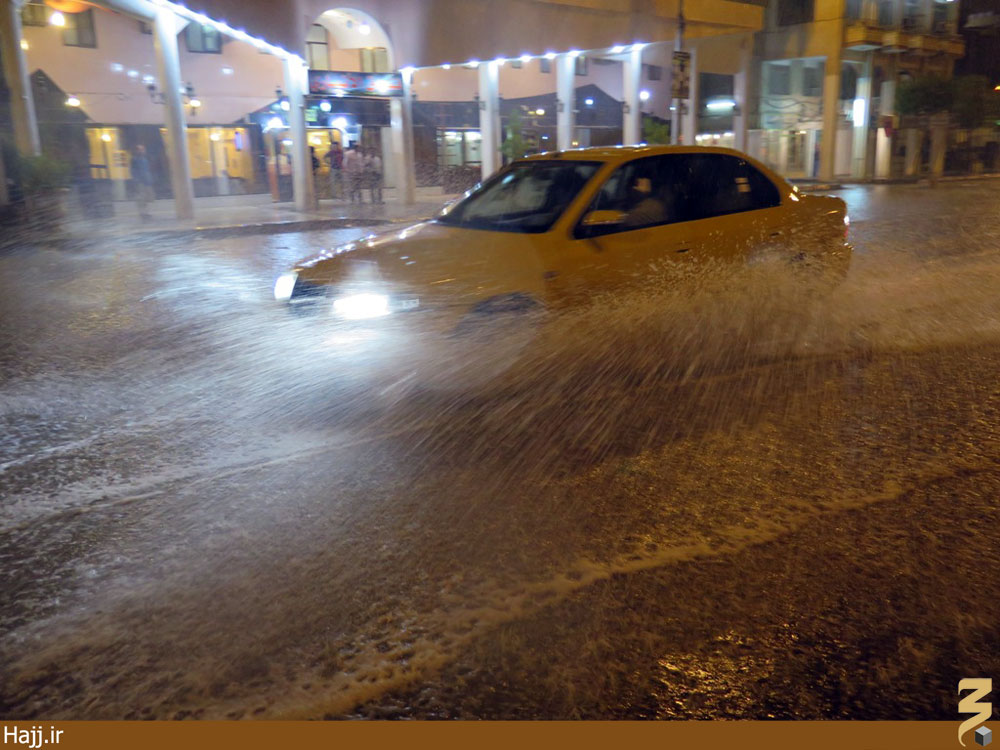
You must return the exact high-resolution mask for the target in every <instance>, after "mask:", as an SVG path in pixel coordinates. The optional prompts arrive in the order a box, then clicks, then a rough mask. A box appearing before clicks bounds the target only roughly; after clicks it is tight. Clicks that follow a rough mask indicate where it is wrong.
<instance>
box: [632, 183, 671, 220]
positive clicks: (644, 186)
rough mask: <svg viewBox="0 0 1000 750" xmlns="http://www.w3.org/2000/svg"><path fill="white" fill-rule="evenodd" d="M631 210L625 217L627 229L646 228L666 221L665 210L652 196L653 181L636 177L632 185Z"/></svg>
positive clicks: (657, 199)
mask: <svg viewBox="0 0 1000 750" xmlns="http://www.w3.org/2000/svg"><path fill="white" fill-rule="evenodd" d="M631 197H632V201H631V203H632V208H631V210H630V211H629V212H628V216H626V217H625V221H624V224H625V226H628V227H646V226H651V225H653V224H662V223H663V222H665V221H667V208H666V206H665V205H664V204H663V201H661V200H660V199H659V198H657V197H656V196H654V195H653V181H652V180H650V179H649V178H648V177H636V178H635V180H634V181H633V183H632V196H631Z"/></svg>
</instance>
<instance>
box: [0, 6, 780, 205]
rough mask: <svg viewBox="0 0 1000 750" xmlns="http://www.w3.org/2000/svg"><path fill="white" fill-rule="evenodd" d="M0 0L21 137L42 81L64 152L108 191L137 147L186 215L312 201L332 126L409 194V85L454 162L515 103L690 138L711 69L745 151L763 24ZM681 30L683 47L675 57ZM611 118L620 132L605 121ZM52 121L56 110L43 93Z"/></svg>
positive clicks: (589, 9) (568, 143)
mask: <svg viewBox="0 0 1000 750" xmlns="http://www.w3.org/2000/svg"><path fill="white" fill-rule="evenodd" d="M0 2H2V5H3V12H2V13H0V42H2V44H0V56H2V57H3V60H4V71H5V78H6V80H7V82H8V84H9V86H10V89H11V92H10V93H11V96H10V110H11V119H12V124H13V130H14V133H15V136H16V139H17V142H18V144H19V146H20V147H21V149H22V150H23V151H26V152H37V151H38V150H39V148H40V135H39V133H40V131H42V132H44V130H45V127H44V126H47V125H48V124H51V123H49V122H48V121H39V118H38V117H37V116H36V107H35V102H34V98H35V97H34V96H32V94H33V93H36V92H34V91H33V89H37V88H38V85H39V82H42V81H44V87H45V89H46V92H47V93H46V96H47V97H48V98H49V99H52V97H56V98H64V105H65V107H66V108H67V110H69V109H73V110H76V112H78V113H83V115H85V119H86V125H85V131H86V132H85V137H84V138H83V140H81V141H80V145H79V146H78V147H76V148H78V149H80V150H82V151H83V152H84V153H85V155H86V161H87V164H88V165H93V166H92V167H88V168H89V169H90V170H91V173H92V176H98V175H99V176H107V177H110V178H111V179H112V180H113V181H115V182H116V183H117V184H116V190H117V191H118V194H119V195H121V194H122V192H123V191H124V190H126V189H127V180H126V175H127V172H128V160H129V154H130V152H131V150H132V149H133V148H134V146H135V145H137V144H138V143H143V144H144V145H147V150H149V151H151V152H152V153H153V156H154V159H153V161H154V168H157V169H159V170H160V171H161V172H162V173H163V174H164V175H165V179H164V181H163V185H164V187H163V191H164V193H165V194H171V195H173V197H174V200H175V201H176V204H177V212H178V215H180V216H190V215H191V214H192V212H193V209H194V202H193V200H194V197H195V195H201V194H212V193H220V192H221V193H225V192H227V191H228V192H240V191H246V190H260V189H266V188H270V189H272V190H274V189H275V186H276V185H277V192H278V193H281V192H282V189H281V188H282V186H284V185H290V186H291V193H292V194H293V195H294V197H295V201H296V203H297V205H298V206H299V207H301V208H307V207H309V206H311V205H314V203H315V200H316V187H315V184H314V181H313V179H311V172H312V169H311V164H312V160H311V158H310V156H311V155H310V152H309V147H310V146H313V147H314V148H315V149H316V150H317V152H319V153H322V152H323V151H325V149H326V148H328V147H329V144H330V143H332V142H333V141H336V140H339V141H341V142H361V143H365V144H367V145H372V146H375V147H379V148H381V150H382V152H383V154H384V157H385V164H386V172H387V182H389V183H390V184H393V185H395V186H396V187H397V193H398V195H399V196H400V198H401V199H402V200H404V201H412V199H413V187H414V185H415V182H416V174H415V173H416V171H417V170H416V162H415V154H416V145H417V144H416V142H415V133H416V132H417V131H418V128H419V124H418V123H416V122H415V114H414V101H415V100H416V102H417V105H416V107H417V110H424V111H423V113H422V116H423V123H424V125H425V126H427V125H429V124H430V123H432V122H433V130H434V134H433V143H432V145H431V147H426V146H427V144H426V143H425V144H424V147H426V148H424V150H425V151H426V152H428V153H433V157H434V160H435V163H437V164H440V163H441V162H444V163H445V164H447V161H448V159H454V158H455V153H456V148H457V145H456V144H457V143H458V140H456V139H457V138H459V137H460V140H461V149H460V152H461V154H462V163H464V164H469V163H472V164H474V163H476V162H477V161H478V163H479V165H480V171H481V173H482V174H490V173H492V172H493V171H494V170H495V169H496V168H497V167H498V165H499V164H500V163H501V157H500V145H501V142H502V132H503V120H502V119H501V117H502V115H503V114H507V116H509V115H510V111H511V110H510V103H511V102H516V103H517V106H518V107H521V106H522V105H523V106H524V107H527V109H524V110H520V111H522V112H524V113H526V114H529V115H531V113H532V112H533V113H534V114H533V115H531V116H532V117H537V118H541V120H543V122H539V123H538V127H537V128H536V129H537V130H538V133H537V137H538V138H539V139H542V138H543V136H544V137H545V138H544V139H545V140H551V141H554V143H552V145H553V146H554V147H557V148H570V147H572V146H573V145H574V143H576V144H586V143H589V142H593V139H594V138H595V137H600V138H601V139H607V138H613V137H614V135H612V134H611V131H618V130H620V136H618V140H619V141H620V142H623V143H636V142H639V141H640V139H641V137H642V136H641V123H642V115H643V113H644V112H646V113H649V114H652V115H654V116H657V117H659V118H660V119H661V120H672V121H673V122H674V125H675V127H674V128H673V131H672V133H673V135H672V137H673V138H674V139H675V140H679V139H682V138H683V139H685V140H690V141H693V140H694V139H695V136H696V135H697V134H698V130H699V117H700V115H701V114H702V111H701V107H700V105H699V104H698V103H697V102H698V94H697V90H698V84H699V81H700V80H701V77H700V75H699V71H705V72H708V73H711V74H713V75H717V76H723V77H725V78H726V80H729V81H730V85H729V89H728V90H729V91H731V92H732V93H726V94H725V96H727V97H731V98H730V99H729V100H728V101H730V102H732V104H731V106H730V107H729V110H730V111H729V112H728V116H729V124H730V129H729V130H727V131H725V132H723V133H720V134H719V136H720V137H728V138H729V139H730V140H732V142H733V145H736V146H738V147H745V145H746V143H745V133H746V117H747V113H748V112H749V107H748V106H747V105H748V103H749V102H747V101H745V98H746V91H747V88H746V87H747V82H748V80H749V77H748V75H747V71H748V70H749V64H750V60H751V53H752V45H753V41H752V35H753V33H754V32H756V31H758V30H759V29H760V28H761V26H762V19H763V8H762V7H761V3H760V2H735V1H734V0H702V1H700V2H690V1H689V2H688V3H687V4H686V6H685V5H684V4H683V2H682V0H663V1H662V2H657V3H647V4H643V6H642V8H640V9H638V10H635V9H633V8H632V7H631V6H629V7H625V8H623V7H622V4H621V3H619V2H616V0H580V1H579V2H571V1H569V0H510V2H505V3H494V2H489V1H488V0H358V1H357V2H354V3H352V7H350V8H341V7H335V8H331V7H330V6H328V5H327V4H326V0H285V1H284V2H269V1H267V0H243V1H242V2H234V1H233V0H198V1H197V2H191V3H189V4H188V5H180V4H177V3H174V2H171V0H45V2H44V3H43V2H27V3H25V2H23V0H0ZM682 10H683V13H682ZM682 17H683V20H682ZM682 26H683V35H682V40H681V41H680V44H681V45H682V46H683V47H684V55H686V57H685V56H684V55H682V56H681V57H682V58H683V59H680V58H679V60H680V61H679V62H678V63H676V65H675V63H674V51H675V46H677V44H678V42H677V39H678V30H679V28H680V27H682ZM456 29H461V33H456ZM480 61H482V62H480ZM675 67H676V69H677V70H678V71H679V73H678V76H677V78H676V81H675V77H674V75H673V71H674V69H675ZM33 75H34V78H32V76H33ZM43 77H44V78H43ZM675 83H676V84H677V86H678V87H679V88H678V91H679V92H680V96H679V97H677V98H675V97H674V96H673V94H674V93H675V90H674V89H675V86H674V84H675ZM33 84H34V85H33ZM585 92H590V93H589V94H588V93H585ZM685 94H686V95H687V96H685ZM608 99H610V100H613V101H615V102H618V103H619V104H618V105H617V107H614V106H610V105H609V102H608ZM588 100H593V101H594V104H593V105H591V104H588V103H587V102H588ZM456 101H457V102H463V101H464V102H466V103H467V104H471V105H472V106H473V112H474V113H477V116H476V120H477V121H476V122H474V123H469V122H468V119H469V118H468V108H467V107H465V108H463V107H456V108H455V109H456V110H457V111H458V113H459V114H458V116H459V117H460V118H461V123H459V122H449V121H438V120H435V119H434V118H432V117H428V116H427V110H428V109H430V110H433V106H431V105H432V104H433V103H438V104H442V105H443V106H446V107H447V106H449V105H447V104H444V103H447V102H456ZM533 102H535V105H534V107H533V109H532V108H531V107H529V103H533ZM537 102H544V103H543V104H541V105H540V106H539V105H538V104H537ZM547 103H549V104H548V106H546V104H547ZM539 110H544V111H545V114H544V115H538V114H537V113H538V111H539ZM614 114H617V115H618V117H619V119H620V127H619V128H614V127H613V126H612V124H611V123H610V122H608V121H607V117H609V116H613V115H614ZM46 116H47V117H55V118H56V119H60V118H59V117H58V116H56V115H55V114H53V113H52V112H51V108H50V110H49V111H48V113H47V114H46ZM69 119H70V120H71V119H73V118H69ZM77 119H79V118H77ZM40 126H42V127H40ZM532 127H535V124H534V123H532ZM725 133H729V135H728V136H726V135H725ZM449 134H450V135H449ZM445 141H448V142H447V143H446V142H445ZM602 142H604V141H603V140H602ZM321 169H322V167H321ZM167 177H168V179H167ZM284 192H286V193H287V190H286V191H284Z"/></svg>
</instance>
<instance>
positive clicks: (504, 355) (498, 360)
mask: <svg viewBox="0 0 1000 750" xmlns="http://www.w3.org/2000/svg"><path fill="white" fill-rule="evenodd" d="M545 318H546V313H545V308H544V306H543V305H542V304H541V303H540V302H538V301H537V300H536V299H535V298H534V297H531V296H530V295H521V294H512V295H504V296H503V297H496V298H492V299H490V300H487V301H486V303H483V304H480V305H477V306H476V308H473V309H472V310H471V311H470V312H469V313H467V314H466V315H465V316H463V317H462V318H461V320H460V321H459V323H458V325H456V326H455V329H454V330H453V331H452V332H451V334H450V335H449V336H448V341H447V346H446V349H447V354H446V355H445V356H443V357H442V358H441V360H440V361H438V362H435V363H431V365H430V367H428V368H427V369H426V370H425V371H424V372H423V373H421V377H420V381H421V386H422V387H423V388H424V389H426V390H430V391H438V392H440V391H447V392H462V393H466V394H477V393H482V392H485V391H487V390H489V391H494V390H497V389H500V388H502V387H504V386H506V385H509V384H511V383H513V382H516V380H517V376H518V372H519V371H520V367H521V366H522V365H523V364H524V362H525V360H526V358H527V357H528V356H529V354H530V352H531V351H532V346H533V344H534V343H535V342H536V341H537V340H538V338H539V335H540V333H541V330H542V328H543V326H544V322H545Z"/></svg>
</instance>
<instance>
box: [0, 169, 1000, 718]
mask: <svg viewBox="0 0 1000 750" xmlns="http://www.w3.org/2000/svg"><path fill="white" fill-rule="evenodd" d="M840 194H841V195H842V197H844V198H845V199H846V200H848V202H849V206H850V211H851V216H852V219H853V221H854V223H853V226H852V237H853V241H854V243H855V245H856V250H855V259H854V263H853V266H852V269H851V271H850V274H849V276H848V279H847V281H846V282H845V283H844V284H843V285H842V286H841V287H839V288H838V289H837V290H836V291H835V292H833V293H832V294H830V295H828V296H817V295H814V294H811V293H807V292H806V291H805V290H803V289H802V288H801V287H800V286H799V285H797V284H796V283H794V281H793V280H790V279H786V278H784V277H783V276H782V274H781V273H778V272H771V271H767V270H765V271H763V272H761V273H755V274H751V275H748V276H746V277H740V278H738V279H735V280H734V282H735V283H733V284H730V285H729V286H728V287H727V288H726V289H725V292H726V293H725V294H720V293H719V290H718V289H716V290H713V291H712V293H706V294H704V295H701V296H697V295H696V296H694V297H692V296H691V295H670V294H666V295H662V294H652V295H651V294H641V295H637V296H636V297H635V298H630V299H617V300H613V301H607V300H606V301H601V302H599V303H597V304H595V305H594V307H593V308H590V309H587V310H581V311H578V312H576V313H573V314H571V315H569V316H566V318H565V319H564V320H559V321H556V323H555V324H554V331H555V334H550V335H549V336H548V338H546V339H545V340H544V344H542V343H540V344H539V345H538V347H537V351H536V352H534V354H533V355H532V356H531V357H529V358H528V359H527V360H526V362H525V363H523V364H522V365H521V366H519V368H518V371H517V372H516V373H513V374H512V375H511V377H510V378H508V379H507V381H506V382H505V385H504V387H503V388H502V389H497V390H496V391H495V392H487V393H482V392H479V393H474V394H471V395H470V394H464V393H458V394H449V393H441V392H430V393H428V392H423V391H412V390H406V389H399V388H398V387H396V386H395V384H394V383H393V382H392V381H391V379H390V381H387V382H385V383H383V382H377V383H375V382H374V381H369V380H366V379H365V378H359V377H357V376H356V374H352V373H346V372H343V371H340V370H338V369H337V367H338V366H337V365H331V359H330V357H329V356H327V355H326V354H325V353H324V352H323V351H322V349H323V347H324V346H332V345H335V344H331V343H330V336H331V335H335V332H333V333H331V332H328V331H325V330H321V331H320V332H318V331H317V321H316V320H315V319H310V318H299V317H296V316H289V315H286V314H285V313H284V311H282V310H277V309H275V308H274V306H273V305H271V304H270V302H269V301H268V298H269V294H270V286H271V282H272V280H273V278H274V276H275V275H276V274H277V273H278V272H279V271H280V270H282V269H284V268H285V267H287V266H288V265H289V264H290V263H291V262H292V261H294V260H295V259H297V258H299V257H302V256H304V255H307V254H309V253H310V252H312V251H314V250H317V249H322V248H326V247H330V246H332V245H335V244H337V243H339V242H343V241H347V240H351V239H354V238H356V237H358V236H360V235H363V234H365V233H366V232H367V231H368V230H365V229H357V230H340V231H335V232H314V233H301V234H286V235H271V236H264V237H239V238H231V239H221V240H220V239H214V240H210V241H209V240H194V241H190V240H186V241H184V242H183V243H176V244H169V243H167V244H164V243H159V244H151V243H142V242H137V241H131V242H129V241H124V240H123V241H121V242H119V243H116V244H113V245H106V246H99V247H97V246H88V245H86V244H83V245H80V246H73V247H45V246H39V247H25V248H23V249H21V250H18V251H15V252H11V253H8V254H6V255H5V256H3V257H0V285H2V289H0V313H2V317H0V320H2V323H0V378H2V381H0V382H2V388H0V420H2V424H3V430H2V432H0V573H2V577H3V581H4V585H3V586H2V588H0V663H3V664H4V665H5V668H4V670H3V678H2V680H0V715H2V716H5V717H28V716H45V717H47V718H91V719H94V718H124V717H128V718H137V717H157V718H170V717H177V718H185V717H196V718H224V717H254V716H260V717H288V718H300V717H324V716H326V717H350V716H366V717H415V718H433V717H461V718H475V717H486V718H570V717H587V718H640V717H643V718H644V717H662V718H671V717H680V718H717V717H734V718H735V717H739V718H764V717H769V716H777V717H784V718H791V717H802V718H826V717H829V718H866V719H893V718H942V719H952V718H954V715H955V713H954V712H955V708H954V694H955V689H956V683H957V679H958V678H959V677H961V676H980V675H982V676H989V675H991V674H997V673H1000V669H998V666H1000V664H998V662H1000V657H998V656H997V655H996V653H995V652H996V650H995V648H990V647H989V644H991V643H992V644H995V643H996V642H997V640H998V636H1000V633H998V632H997V626H996V623H997V622H1000V618H998V614H1000V612H998V609H1000V598H998V596H997V593H998V592H997V580H998V577H997V575H996V573H997V570H998V559H997V558H998V554H1000V553H998V549H997V545H996V542H995V538H996V535H995V529H996V528H998V525H997V522H998V521H1000V518H998V516H1000V511H998V510H997V500H996V499H997V497H998V494H997V490H998V486H1000V431H998V425H1000V380H998V378H997V375H996V373H997V372H998V365H1000V335H998V331H1000V327H998V321H1000V300H998V299H997V295H996V290H997V289H1000V260H998V258H1000V256H998V250H1000V233H998V231H997V229H996V227H995V226H994V224H995V217H996V216H997V212H998V209H1000V191H998V190H997V183H996V182H994V181H984V182H970V183H967V184H951V185H949V186H947V187H941V188H938V189H937V190H930V189H927V188H920V187H911V186H898V187H887V186H886V187H874V188H870V187H866V188H851V189H848V190H844V191H841V193H840ZM331 368H332V369H331Z"/></svg>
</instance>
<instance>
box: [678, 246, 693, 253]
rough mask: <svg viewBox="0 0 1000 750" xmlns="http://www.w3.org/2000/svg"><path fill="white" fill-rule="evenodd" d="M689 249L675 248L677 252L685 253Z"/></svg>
mask: <svg viewBox="0 0 1000 750" xmlns="http://www.w3.org/2000/svg"><path fill="white" fill-rule="evenodd" d="M690 249H691V248H689V247H679V248H677V252H679V253H686V252H687V251H688V250H690Z"/></svg>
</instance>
